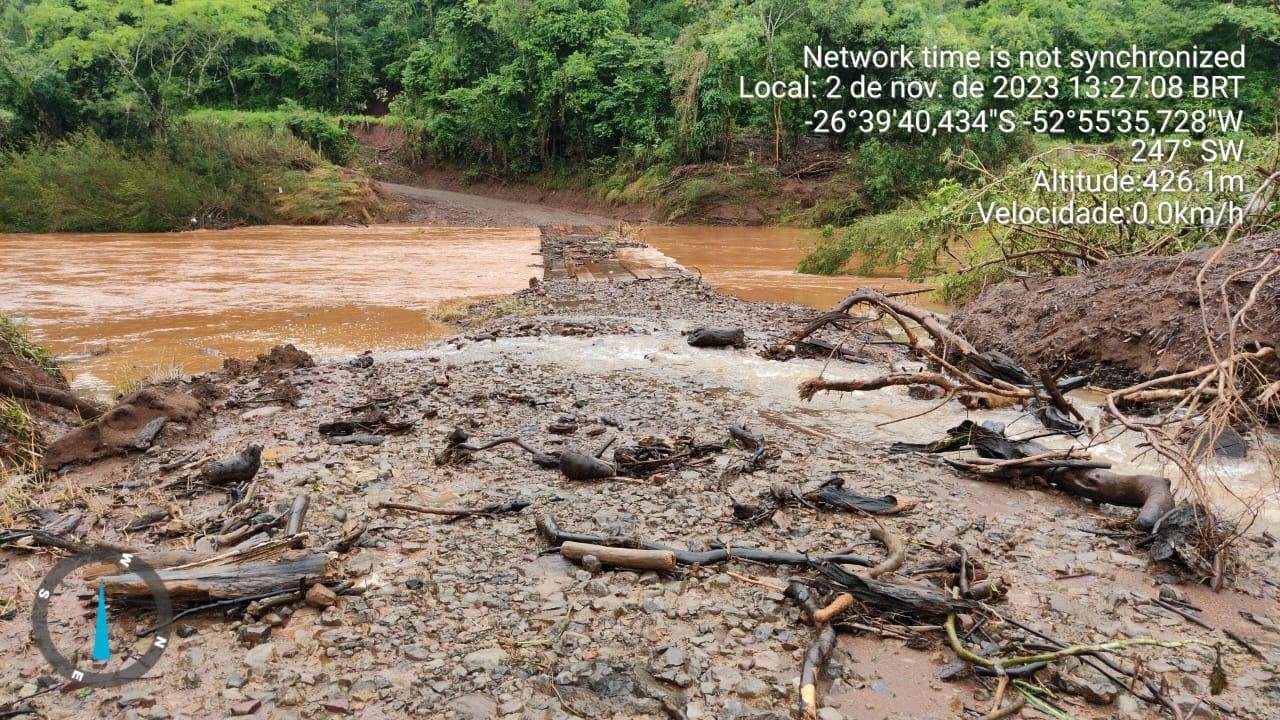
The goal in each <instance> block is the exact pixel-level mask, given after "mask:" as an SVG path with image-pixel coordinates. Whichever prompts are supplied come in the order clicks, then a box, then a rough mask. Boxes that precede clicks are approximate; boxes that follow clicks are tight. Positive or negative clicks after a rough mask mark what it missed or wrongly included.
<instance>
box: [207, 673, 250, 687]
mask: <svg viewBox="0 0 1280 720" xmlns="http://www.w3.org/2000/svg"><path fill="white" fill-rule="evenodd" d="M197 677H199V676H197ZM246 682H248V681H247V680H245V678H244V676H242V675H237V674H236V673H231V674H230V675H228V676H227V687H229V688H242V687H244V684H245V683H246Z"/></svg>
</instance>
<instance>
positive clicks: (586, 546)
mask: <svg viewBox="0 0 1280 720" xmlns="http://www.w3.org/2000/svg"><path fill="white" fill-rule="evenodd" d="M560 554H561V555H562V556H564V558H565V559H566V560H573V561H574V562H582V559H583V558H584V557H586V556H588V555H594V556H595V557H596V559H598V560H599V561H600V562H602V563H604V564H605V565H612V566H614V567H623V568H631V569H634V570H670V569H671V568H673V567H675V566H676V555H675V553H673V552H671V551H670V550H637V549H634V548H622V547H610V546H608V545H592V544H590V543H580V542H567V543H564V544H562V545H561V546H560Z"/></svg>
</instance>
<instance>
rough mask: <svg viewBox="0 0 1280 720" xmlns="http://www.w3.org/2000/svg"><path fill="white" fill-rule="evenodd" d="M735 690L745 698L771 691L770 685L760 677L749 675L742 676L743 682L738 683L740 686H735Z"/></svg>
mask: <svg viewBox="0 0 1280 720" xmlns="http://www.w3.org/2000/svg"><path fill="white" fill-rule="evenodd" d="M734 692H736V693H738V694H739V695H741V696H742V697H744V698H754V697H760V696H761V695H764V694H765V693H767V692H769V685H768V684H767V683H765V681H763V680H761V679H760V678H757V677H750V676H748V677H744V678H742V682H740V683H738V686H737V687H736V688H734Z"/></svg>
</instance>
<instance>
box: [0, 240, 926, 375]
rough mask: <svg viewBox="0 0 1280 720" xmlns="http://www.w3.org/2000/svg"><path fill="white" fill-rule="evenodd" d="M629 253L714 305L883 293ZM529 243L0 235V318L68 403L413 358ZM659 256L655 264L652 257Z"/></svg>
mask: <svg viewBox="0 0 1280 720" xmlns="http://www.w3.org/2000/svg"><path fill="white" fill-rule="evenodd" d="M639 237H640V239H641V240H643V241H644V242H646V243H648V244H650V245H651V246H652V247H654V248H655V249H657V250H658V251H660V253H661V254H662V255H661V256H657V260H656V261H655V260H654V259H653V258H648V259H647V260H646V262H650V263H654V262H656V263H657V264H662V263H670V262H675V263H678V264H680V265H683V266H685V267H687V268H690V269H691V270H693V271H695V272H700V273H702V274H703V275H704V276H705V277H706V278H707V280H708V281H709V282H710V283H711V284H712V285H714V286H715V287H716V288H717V289H719V290H721V291H722V292H725V293H728V294H731V295H736V296H738V297H742V298H744V299H749V300H777V301H785V302H797V303H804V304H808V305H811V306H813V307H816V308H827V307H830V306H831V305H833V304H834V303H835V302H837V301H838V300H840V299H841V298H843V297H844V296H845V295H847V294H848V293H849V291H850V290H851V289H853V288H855V287H858V286H859V285H863V284H869V285H872V286H874V287H879V288H883V289H886V290H901V289H915V288H920V287H925V286H922V285H920V284H919V283H911V282H907V281H905V280H900V279H897V278H853V277H824V276H814V275H799V274H797V273H795V272H794V270H793V268H795V266H796V264H797V263H798V262H799V261H800V258H801V257H803V256H804V253H805V247H806V246H807V245H808V244H810V243H812V242H813V241H814V240H815V239H816V238H817V234H816V232H815V231H809V230H798V229H793V228H727V227H647V228H643V229H642V230H640V232H639ZM538 238H539V234H538V231H537V229H535V228H459V227H419V226H394V225H381V226H372V227H253V228H239V229H234V230H199V231H193V232H185V233H161V234H146V233H140V234H125V233H95V234H49V235H0V257H3V258H5V260H4V261H3V277H4V283H3V284H2V285H0V313H4V314H9V315H17V316H21V317H23V318H25V320H26V323H27V325H28V327H30V328H31V330H32V331H33V333H34V335H35V336H36V337H37V338H38V339H39V340H40V341H41V342H43V343H45V344H46V345H48V346H49V347H50V348H51V349H52V350H53V352H54V353H56V354H57V355H58V356H60V358H61V359H62V360H63V365H64V367H65V368H66V369H67V373H68V375H69V376H70V379H71V381H72V384H73V386H74V387H76V388H77V389H78V390H82V391H85V392H90V393H94V394H99V395H104V394H109V393H110V392H111V390H112V389H113V388H117V387H121V386H126V385H128V384H129V383H130V382H132V381H136V380H137V379H139V378H141V377H145V376H148V375H157V374H158V375H165V374H169V373H179V372H181V373H193V372H201V371H205V370H211V369H214V368H216V367H219V366H220V365H221V364H222V360H223V358H224V357H253V356H255V355H257V354H258V353H260V352H263V351H264V350H267V349H269V348H270V347H271V346H273V345H276V344H279V343H283V342H291V343H294V344H296V345H298V346H299V347H302V348H304V349H306V350H308V351H309V352H312V353H314V354H317V355H321V356H330V357H332V356H342V355H350V354H354V353H357V352H360V351H362V350H366V349H368V350H392V349H398V348H409V347H416V346H419V345H422V344H423V343H424V342H427V341H429V340H432V339H434V338H438V337H441V336H443V335H446V334H448V333H449V332H450V328H449V327H448V326H446V325H442V324H440V323H438V322H434V321H433V320H431V319H430V315H431V313H430V311H431V310H432V308H434V307H436V306H438V305H439V303H441V302H442V301H448V300H455V299H459V298H473V297H479V296H485V295H496V294H505V293H510V292H514V291H516V290H519V289H521V288H523V287H527V285H528V282H529V278H530V277H531V276H537V275H541V272H542V271H541V267H542V266H541V258H540V256H538V255H537V252H538ZM662 256H665V257H662Z"/></svg>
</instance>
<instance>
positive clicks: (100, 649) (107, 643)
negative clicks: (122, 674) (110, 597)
mask: <svg viewBox="0 0 1280 720" xmlns="http://www.w3.org/2000/svg"><path fill="white" fill-rule="evenodd" d="M110 659H111V640H110V638H109V637H108V636H107V594H106V588H105V586H104V584H103V582H102V581H101V580H99V581H98V620H97V623H96V624H95V626H94V629H93V660H94V662H106V661H107V660H110Z"/></svg>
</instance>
